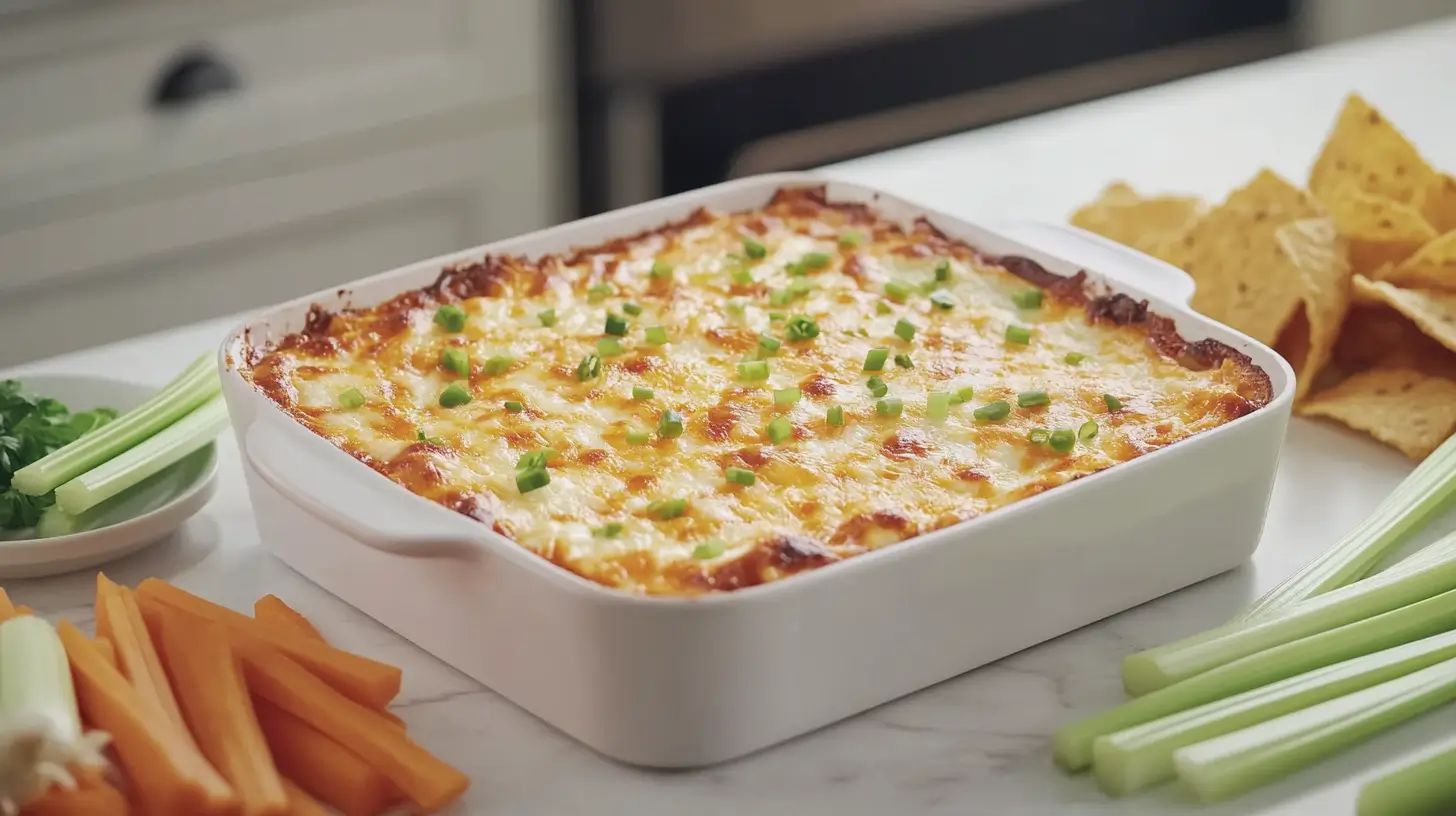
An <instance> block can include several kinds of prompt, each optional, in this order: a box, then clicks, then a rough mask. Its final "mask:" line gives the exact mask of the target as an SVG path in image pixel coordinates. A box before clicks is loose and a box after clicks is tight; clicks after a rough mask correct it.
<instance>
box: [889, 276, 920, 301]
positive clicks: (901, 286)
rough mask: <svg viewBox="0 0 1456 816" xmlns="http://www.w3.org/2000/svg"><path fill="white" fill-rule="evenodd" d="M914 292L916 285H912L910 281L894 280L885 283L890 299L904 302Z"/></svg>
mask: <svg viewBox="0 0 1456 816" xmlns="http://www.w3.org/2000/svg"><path fill="white" fill-rule="evenodd" d="M914 292H915V287H913V286H911V285H910V284H908V283H905V282H904V281H896V280H892V281H890V282H889V283H887V284H885V295H886V296H887V297H888V298H890V300H894V301H898V302H900V303H904V302H905V299H906V298H908V297H910V295H911V294H913V293H914Z"/></svg>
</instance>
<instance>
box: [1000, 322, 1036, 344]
mask: <svg viewBox="0 0 1456 816" xmlns="http://www.w3.org/2000/svg"><path fill="white" fill-rule="evenodd" d="M1006 342H1008V343H1015V344H1016V345H1018V346H1024V345H1026V344H1028V343H1030V342H1031V329H1028V328H1026V327H1025V326H1007V327H1006Z"/></svg>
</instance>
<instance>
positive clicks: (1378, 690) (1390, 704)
mask: <svg viewBox="0 0 1456 816" xmlns="http://www.w3.org/2000/svg"><path fill="white" fill-rule="evenodd" d="M1451 700H1456V660H1447V661H1445V662H1442V663H1437V664H1436V665H1434V666H1429V667H1427V668H1424V669H1421V670H1420V671H1417V672H1412V673H1411V674H1407V675H1405V676H1404V677H1397V678H1396V679H1394V680H1387V681H1386V682H1384V683H1381V684H1380V685H1378V686H1372V687H1370V688H1367V689H1364V690H1363V691H1357V692H1355V693H1353V694H1347V695H1345V696H1344V697H1339V698H1336V699H1334V700H1329V701H1326V702H1323V703H1320V704H1318V705H1315V706H1311V707H1310V708H1306V709H1304V710H1303V711H1296V712H1294V713H1293V714H1286V715H1284V716H1283V717H1279V718H1277V719H1273V720H1270V721H1268V722H1266V723H1261V724H1259V725H1256V726H1253V727H1252V728H1245V729H1244V730H1242V731H1235V732H1233V733H1232V734H1225V735H1224V736H1221V737H1215V738H1213V739H1211V740H1208V741H1206V742H1200V743H1198V744H1196V745H1190V746H1187V747H1186V748H1180V749H1178V750H1177V751H1176V752H1174V754H1173V764H1174V766H1175V767H1176V768H1177V771H1178V778H1179V779H1182V780H1183V781H1184V782H1186V783H1188V785H1189V787H1191V788H1192V789H1193V792H1194V793H1195V794H1197V795H1198V798H1200V799H1202V800H1203V801H1205V802H1211V801H1215V800H1219V799H1226V798H1228V797H1230V796H1235V795H1237V794H1240V793H1243V792H1245V791H1248V790H1252V789H1253V788H1256V787H1258V786H1260V785H1263V784H1265V783H1266V782H1272V781H1274V780H1276V779H1279V778H1281V777H1284V776H1288V775H1289V774H1291V773H1293V772H1294V771H1297V770H1299V769H1300V768H1303V767H1305V766H1306V765H1309V764H1311V763H1314V762H1317V761H1319V760H1321V759H1324V758H1325V757H1328V756H1330V755H1331V754H1334V753H1336V752H1338V751H1341V750H1343V749H1345V748H1348V747H1350V746H1351V745H1354V744H1355V743H1357V742H1360V741H1361V740H1364V739H1367V738H1369V737H1371V736H1374V735H1375V734H1378V733H1379V732H1381V731H1383V730H1385V729H1387V728H1390V727H1391V726H1394V725H1399V724H1400V723H1403V722H1405V721H1406V720H1409V719H1410V718H1412V717H1415V716H1417V715H1419V714H1423V713H1425V712H1426V711H1429V710H1431V709H1432V708H1435V707H1437V706H1439V705H1442V704H1444V703H1448V702H1450V701H1451Z"/></svg>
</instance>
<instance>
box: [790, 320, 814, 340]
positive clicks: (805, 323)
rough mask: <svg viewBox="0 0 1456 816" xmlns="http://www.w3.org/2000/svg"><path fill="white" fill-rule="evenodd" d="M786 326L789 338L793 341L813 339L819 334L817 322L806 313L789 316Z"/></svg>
mask: <svg viewBox="0 0 1456 816" xmlns="http://www.w3.org/2000/svg"><path fill="white" fill-rule="evenodd" d="M786 328H787V332H788V337H789V340H790V341H793V342H802V341H804V340H813V339H814V338H815V337H818V336H819V324H818V323H815V322H814V320H813V319H812V318H810V317H808V316H806V315H794V316H793V317H791V318H789V322H788V325H787V327H786Z"/></svg>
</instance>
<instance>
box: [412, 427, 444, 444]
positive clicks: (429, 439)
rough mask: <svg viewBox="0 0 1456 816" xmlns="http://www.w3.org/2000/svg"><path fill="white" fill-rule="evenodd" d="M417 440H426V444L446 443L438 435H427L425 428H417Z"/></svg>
mask: <svg viewBox="0 0 1456 816" xmlns="http://www.w3.org/2000/svg"><path fill="white" fill-rule="evenodd" d="M415 440H416V441H419V442H424V443H425V444H426V445H444V444H445V440H443V439H441V438H440V437H438V436H425V429H424V428H415Z"/></svg>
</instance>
